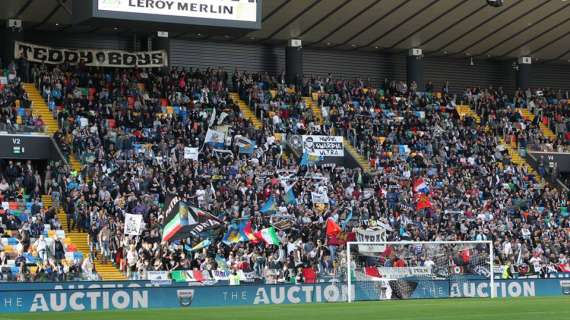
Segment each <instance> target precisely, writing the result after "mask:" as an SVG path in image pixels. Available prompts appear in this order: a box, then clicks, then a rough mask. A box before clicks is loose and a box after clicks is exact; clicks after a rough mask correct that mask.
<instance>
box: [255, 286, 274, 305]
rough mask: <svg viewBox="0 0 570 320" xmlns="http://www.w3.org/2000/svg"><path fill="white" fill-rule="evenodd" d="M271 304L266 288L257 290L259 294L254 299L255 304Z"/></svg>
mask: <svg viewBox="0 0 570 320" xmlns="http://www.w3.org/2000/svg"><path fill="white" fill-rule="evenodd" d="M261 303H263V304H269V303H270V301H269V297H267V292H265V289H264V288H259V289H257V293H256V294H255V299H253V304H261Z"/></svg>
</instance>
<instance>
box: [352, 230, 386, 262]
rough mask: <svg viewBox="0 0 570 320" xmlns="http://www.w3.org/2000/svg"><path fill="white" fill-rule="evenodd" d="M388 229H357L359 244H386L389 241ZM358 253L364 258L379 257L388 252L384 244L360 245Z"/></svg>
mask: <svg viewBox="0 0 570 320" xmlns="http://www.w3.org/2000/svg"><path fill="white" fill-rule="evenodd" d="M386 231H387V229H386V228H384V227H383V226H379V227H372V228H368V229H362V228H358V229H356V241H358V242H384V241H386V239H387V234H386ZM358 251H359V252H360V254H361V255H364V256H373V257H374V256H378V255H379V254H381V253H382V252H384V251H386V245H384V244H359V245H358Z"/></svg>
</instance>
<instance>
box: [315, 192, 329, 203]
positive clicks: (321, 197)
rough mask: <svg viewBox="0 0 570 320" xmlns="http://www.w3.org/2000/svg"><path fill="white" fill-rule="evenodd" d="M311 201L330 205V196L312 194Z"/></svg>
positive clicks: (322, 193) (323, 193) (318, 193)
mask: <svg viewBox="0 0 570 320" xmlns="http://www.w3.org/2000/svg"><path fill="white" fill-rule="evenodd" d="M311 201H313V203H324V204H328V203H329V196H328V195H327V193H326V192H311Z"/></svg>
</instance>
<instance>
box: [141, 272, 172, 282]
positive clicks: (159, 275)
mask: <svg viewBox="0 0 570 320" xmlns="http://www.w3.org/2000/svg"><path fill="white" fill-rule="evenodd" d="M168 273H169V272H168V271H147V272H146V278H147V280H151V281H161V280H169V277H168Z"/></svg>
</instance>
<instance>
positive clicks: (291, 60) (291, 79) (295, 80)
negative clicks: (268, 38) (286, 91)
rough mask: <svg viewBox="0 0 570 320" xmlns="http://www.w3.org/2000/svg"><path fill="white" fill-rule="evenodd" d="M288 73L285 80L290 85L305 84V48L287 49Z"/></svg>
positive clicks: (286, 72)
mask: <svg viewBox="0 0 570 320" xmlns="http://www.w3.org/2000/svg"><path fill="white" fill-rule="evenodd" d="M285 60H286V61H285V62H286V69H287V70H286V71H285V78H286V81H287V83H288V84H294V85H301V84H302V83H303V48H302V47H287V48H285Z"/></svg>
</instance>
